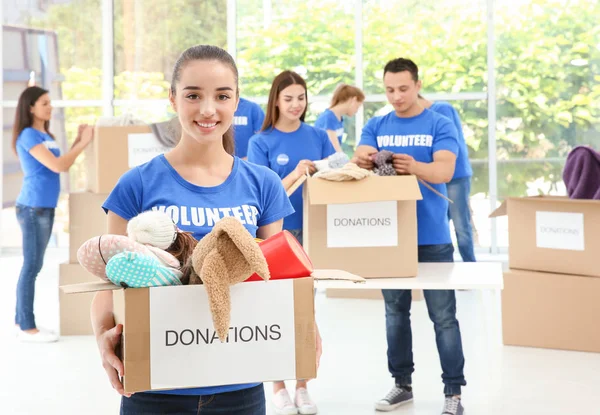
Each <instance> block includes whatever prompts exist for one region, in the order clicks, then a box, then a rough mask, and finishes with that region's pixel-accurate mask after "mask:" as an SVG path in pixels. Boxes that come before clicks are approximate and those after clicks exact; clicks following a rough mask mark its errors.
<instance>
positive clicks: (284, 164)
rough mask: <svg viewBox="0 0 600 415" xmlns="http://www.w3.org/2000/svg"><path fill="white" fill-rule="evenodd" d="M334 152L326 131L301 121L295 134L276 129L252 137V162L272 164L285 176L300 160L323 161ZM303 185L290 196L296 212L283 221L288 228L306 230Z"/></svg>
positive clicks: (250, 157) (264, 164) (249, 157)
mask: <svg viewBox="0 0 600 415" xmlns="http://www.w3.org/2000/svg"><path fill="white" fill-rule="evenodd" d="M333 153H335V149H334V148H333V145H332V144H331V141H330V140H329V136H328V135H327V133H326V132H325V131H324V130H321V129H319V128H315V127H311V126H310V125H308V124H305V123H301V124H300V128H298V129H297V130H296V131H293V132H291V133H284V132H283V131H279V130H278V129H276V128H272V129H270V130H267V131H262V132H260V133H259V134H256V135H255V136H254V137H252V138H251V139H250V144H249V146H248V161H250V162H252V163H256V164H260V165H261V166H267V167H269V168H270V169H271V170H273V171H274V172H275V173H277V175H278V176H279V177H280V178H282V179H283V178H284V177H286V176H287V175H288V174H290V173H291V172H292V171H293V170H294V169H295V168H296V166H297V165H298V163H299V162H300V160H311V161H316V160H322V159H324V158H326V157H329V156H330V155H332V154H333ZM302 187H303V186H300V187H299V188H298V189H297V190H296V191H295V192H294V193H293V194H292V195H291V196H290V200H291V202H292V206H294V210H295V213H294V214H293V215H290V216H288V217H287V218H285V219H284V220H283V228H284V229H302Z"/></svg>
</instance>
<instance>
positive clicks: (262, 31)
mask: <svg viewBox="0 0 600 415" xmlns="http://www.w3.org/2000/svg"><path fill="white" fill-rule="evenodd" d="M236 15H237V63H238V66H239V70H240V76H241V84H242V93H243V94H244V95H246V96H250V97H260V96H266V95H268V93H269V89H270V87H271V82H272V81H273V78H274V77H275V76H276V75H277V74H279V73H280V72H282V71H284V70H287V69H289V70H293V71H296V72H298V73H299V74H300V75H302V76H303V77H304V78H305V79H306V82H307V84H308V93H309V100H310V97H311V96H315V95H324V96H327V95H330V94H331V93H332V92H333V90H334V89H335V87H336V86H337V84H339V83H340V82H348V83H353V82H354V68H355V62H354V7H353V4H352V2H351V1H347V2H346V1H338V0H306V1H289V0H285V1H273V0H239V1H237V13H236Z"/></svg>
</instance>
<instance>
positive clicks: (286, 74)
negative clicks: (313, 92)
mask: <svg viewBox="0 0 600 415" xmlns="http://www.w3.org/2000/svg"><path fill="white" fill-rule="evenodd" d="M294 84H296V85H301V86H302V87H304V94H305V96H304V99H305V100H306V107H305V108H304V112H303V113H302V115H301V116H300V121H304V117H305V116H306V110H307V109H308V90H307V88H306V81H305V80H304V78H302V77H301V76H300V75H298V74H297V73H296V72H294V71H283V72H281V73H280V74H279V75H277V76H276V77H275V79H273V85H271V91H270V92H269V101H268V103H267V114H266V115H265V121H264V122H263V125H262V128H261V129H260V130H261V131H266V130H270V129H271V128H273V127H275V124H276V123H277V120H279V107H278V106H277V99H278V98H279V93H280V92H281V91H283V90H284V89H286V88H287V87H288V86H290V85H294Z"/></svg>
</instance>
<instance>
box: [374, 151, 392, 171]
mask: <svg viewBox="0 0 600 415" xmlns="http://www.w3.org/2000/svg"><path fill="white" fill-rule="evenodd" d="M393 156H394V153H392V152H391V151H388V150H382V151H380V152H379V153H377V154H375V158H374V159H373V163H374V164H375V168H374V169H373V172H375V174H376V175H378V176H396V175H397V173H396V170H395V169H394V166H393V165H392V158H393Z"/></svg>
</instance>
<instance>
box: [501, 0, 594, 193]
mask: <svg viewBox="0 0 600 415" xmlns="http://www.w3.org/2000/svg"><path fill="white" fill-rule="evenodd" d="M495 13H496V38H497V41H496V43H497V55H496V58H497V83H498V88H497V103H498V109H497V113H498V117H497V126H498V128H497V138H498V141H497V148H498V150H497V156H498V159H499V161H498V193H499V196H500V198H505V197H509V196H522V195H525V194H538V193H561V194H564V192H565V189H564V185H563V182H562V168H563V165H564V160H565V158H566V156H567V154H568V153H569V151H570V150H571V149H572V148H573V147H574V146H576V145H580V144H591V145H595V146H598V143H599V142H600V141H599V139H598V138H599V137H600V31H598V16H600V2H598V1H596V0H570V1H564V0H562V1H559V0H550V1H549V0H528V1H525V0H522V1H518V2H496V9H495Z"/></svg>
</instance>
